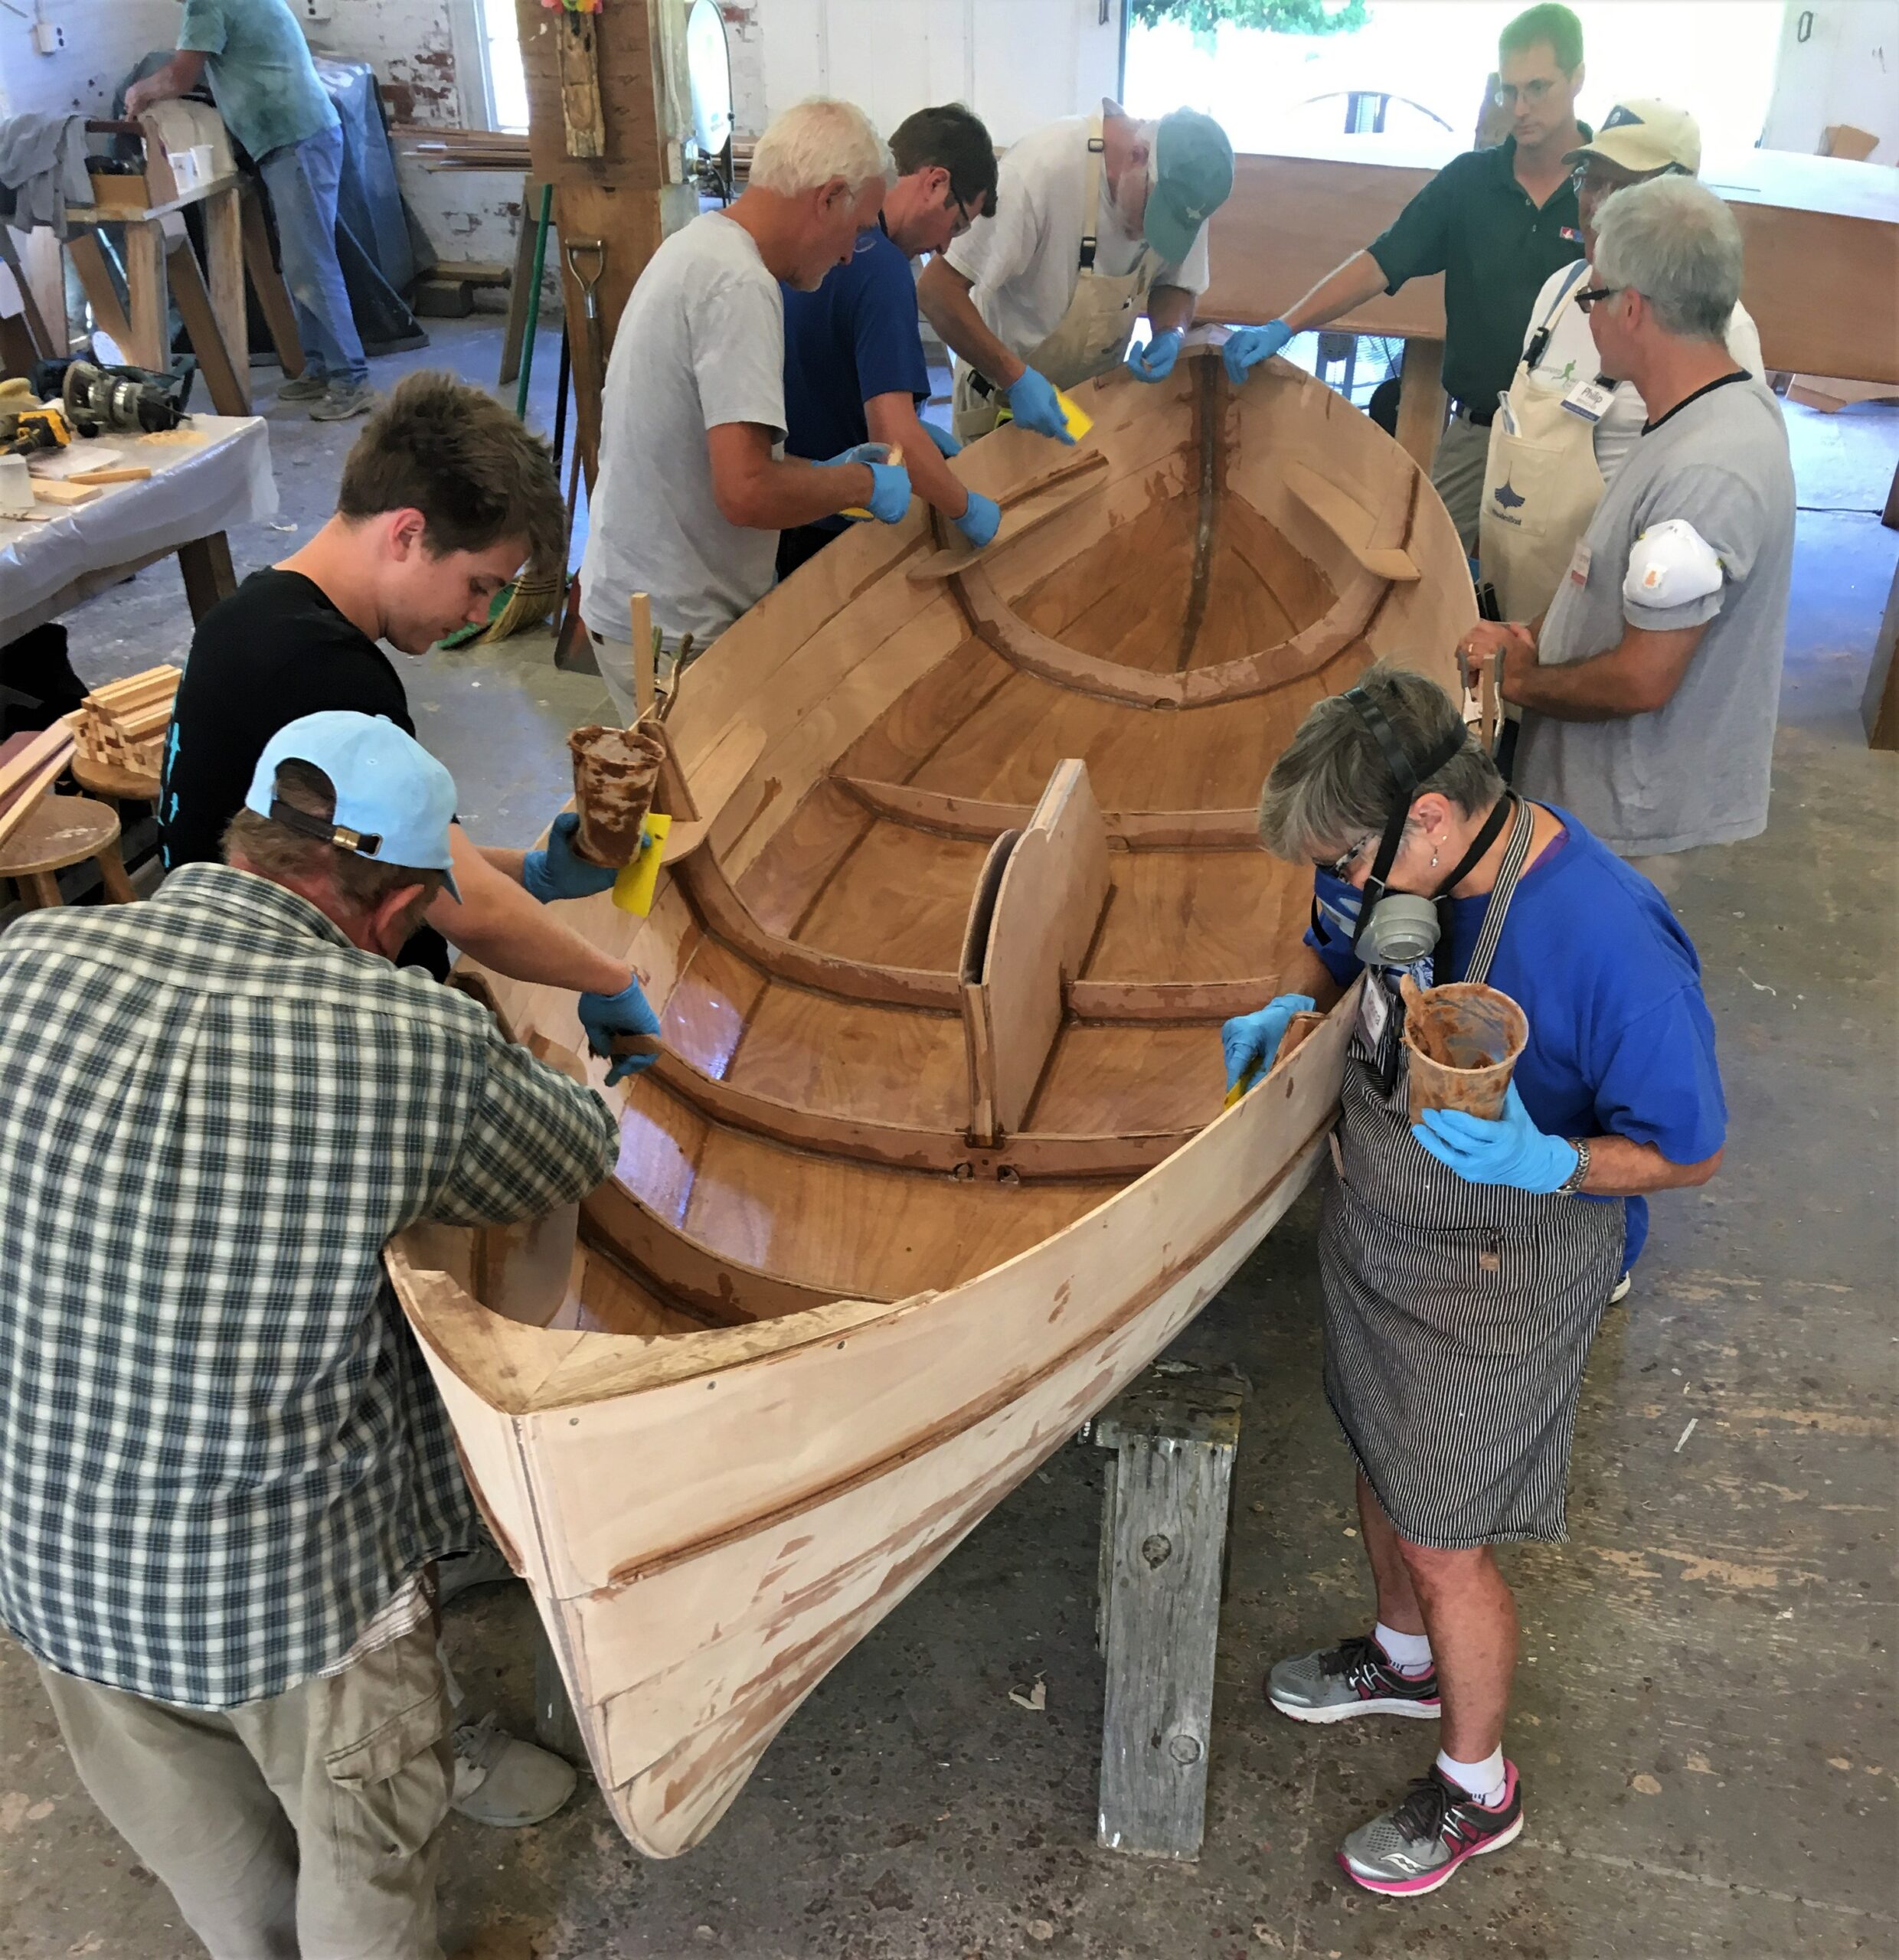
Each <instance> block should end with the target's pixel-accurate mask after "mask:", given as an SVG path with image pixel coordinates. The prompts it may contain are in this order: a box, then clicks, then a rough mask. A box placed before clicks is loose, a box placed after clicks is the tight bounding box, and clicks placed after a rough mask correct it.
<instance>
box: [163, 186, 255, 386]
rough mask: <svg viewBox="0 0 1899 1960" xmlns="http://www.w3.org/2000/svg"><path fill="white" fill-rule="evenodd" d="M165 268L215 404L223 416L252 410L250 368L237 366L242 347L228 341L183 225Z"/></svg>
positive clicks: (196, 255) (189, 236)
mask: <svg viewBox="0 0 1899 1960" xmlns="http://www.w3.org/2000/svg"><path fill="white" fill-rule="evenodd" d="M165 270H167V272H168V273H169V274H170V275H171V285H172V297H173V298H174V299H176V300H177V302H178V318H179V319H181V320H182V321H183V322H185V338H187V339H188V340H189V341H190V342H191V351H192V352H193V353H194V354H196V355H197V356H198V368H199V369H200V371H201V372H202V374H204V386H205V387H206V389H207V390H208V391H209V393H210V395H211V406H212V407H214V409H216V410H217V412H218V413H219V414H220V415H248V414H249V413H250V386H249V380H250V369H249V368H248V367H245V368H243V369H240V368H238V366H237V358H238V355H239V353H240V350H238V349H234V348H232V347H231V346H230V345H229V344H228V342H227V341H226V340H225V338H224V332H223V329H222V328H221V325H220V323H219V321H218V319H217V308H216V307H215V306H214V305H213V303H212V300H211V294H210V293H209V292H208V291H207V290H206V289H205V286H204V274H203V273H201V271H200V270H198V254H197V253H195V252H194V251H193V250H191V234H190V233H188V231H186V230H185V227H183V226H182V225H180V226H179V227H178V239H177V242H176V243H174V244H173V246H172V249H171V250H169V251H168V253H166V254H165Z"/></svg>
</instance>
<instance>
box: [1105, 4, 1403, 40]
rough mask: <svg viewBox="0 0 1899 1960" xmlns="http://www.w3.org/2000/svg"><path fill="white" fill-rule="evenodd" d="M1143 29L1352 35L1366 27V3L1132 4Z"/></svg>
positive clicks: (1202, 33)
mask: <svg viewBox="0 0 1899 1960" xmlns="http://www.w3.org/2000/svg"><path fill="white" fill-rule="evenodd" d="M1133 17H1134V18H1135V19H1136V21H1139V23H1140V24H1141V25H1142V27H1148V28H1155V27H1160V26H1162V25H1164V24H1167V23H1169V22H1178V24H1180V25H1182V26H1183V27H1186V28H1191V29H1192V31H1194V33H1195V34H1198V35H1211V34H1213V33H1214V32H1215V31H1217V30H1218V28H1219V27H1220V26H1221V23H1222V22H1224V21H1230V22H1231V24H1233V25H1234V27H1236V28H1265V29H1266V30H1267V32H1269V33H1271V34H1350V33H1352V31H1354V30H1355V28H1361V27H1363V26H1364V25H1365V0H1345V4H1344V5H1342V6H1341V5H1338V4H1337V0H1133Z"/></svg>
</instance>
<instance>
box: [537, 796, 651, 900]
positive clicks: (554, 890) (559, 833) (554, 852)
mask: <svg viewBox="0 0 1899 1960" xmlns="http://www.w3.org/2000/svg"><path fill="white" fill-rule="evenodd" d="M579 828H580V818H578V817H577V816H576V815H574V812H572V811H571V810H569V811H568V812H567V813H566V814H565V815H563V816H558V817H556V818H554V828H553V829H551V831H548V833H547V846H546V848H545V849H544V850H541V851H529V852H528V855H527V857H526V858H525V860H524V861H523V862H522V864H521V883H522V884H524V885H525V886H526V887H527V888H528V891H529V893H531V895H532V896H533V897H536V898H538V899H539V900H540V901H541V903H542V904H543V905H545V904H546V903H547V902H548V900H550V899H555V898H591V897H593V894H594V893H596V892H598V891H610V890H612V889H613V880H615V879H616V877H619V872H617V871H609V870H607V869H606V868H605V867H603V866H601V865H599V864H589V863H588V862H587V860H586V859H585V858H584V857H582V856H581V855H580V853H579V852H578V851H576V850H575V849H574V832H575V831H577V830H578V829H579ZM643 848H644V846H643V844H642V849H643Z"/></svg>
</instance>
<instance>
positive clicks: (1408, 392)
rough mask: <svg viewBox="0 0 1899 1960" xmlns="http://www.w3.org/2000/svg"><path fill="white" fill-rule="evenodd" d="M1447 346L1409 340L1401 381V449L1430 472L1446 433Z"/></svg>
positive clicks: (1399, 405) (1421, 340) (1406, 346)
mask: <svg viewBox="0 0 1899 1960" xmlns="http://www.w3.org/2000/svg"><path fill="white" fill-rule="evenodd" d="M1444 408H1445V403H1444V343H1443V341H1441V340H1423V339H1416V340H1407V341H1406V342H1405V343H1404V368H1403V370H1402V372H1401V376H1400V378H1399V381H1398V430H1397V435H1398V446H1399V447H1400V448H1401V449H1404V451H1405V452H1407V454H1408V455H1409V456H1410V458H1411V460H1412V461H1413V462H1415V463H1416V464H1417V466H1418V468H1419V469H1422V470H1429V469H1430V466H1431V461H1432V459H1433V457H1434V456H1436V455H1437V443H1438V438H1439V437H1440V436H1442V435H1443V433H1444Z"/></svg>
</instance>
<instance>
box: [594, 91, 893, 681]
mask: <svg viewBox="0 0 1899 1960" xmlns="http://www.w3.org/2000/svg"><path fill="white" fill-rule="evenodd" d="M892 175H894V166H893V165H892V164H891V158H890V152H889V151H888V150H887V149H886V148H885V147H884V142H883V139H881V137H880V136H878V133H877V132H876V130H875V129H873V128H872V127H871V123H870V122H869V119H868V118H867V117H866V116H865V114H864V113H863V111H862V110H861V109H858V108H855V106H852V105H851V103H848V102H832V101H827V100H816V101H811V102H804V103H799V104H798V105H797V106H796V108H793V109H787V110H786V112H785V113H784V114H783V115H782V116H780V117H779V118H778V119H776V121H775V122H774V123H773V124H772V125H771V126H770V128H769V129H766V132H765V133H764V135H763V136H761V137H760V139H759V142H758V147H757V149H756V150H755V151H754V152H753V156H752V168H751V175H750V180H749V181H748V182H747V186H746V188H745V191H744V194H743V195H742V196H741V197H740V198H738V199H737V201H736V202H735V203H734V204H731V206H730V207H728V208H727V209H725V210H724V211H707V212H704V213H703V214H701V215H700V216H699V217H697V218H695V219H694V221H692V223H691V224H688V226H686V227H685V229H684V230H681V231H678V232H675V234H673V235H672V237H670V238H668V239H667V240H665V243H663V244H662V246H661V247H659V250H658V251H657V252H655V253H654V254H653V256H652V259H651V260H649V262H648V264H647V266H646V270H645V271H644V272H643V273H641V274H640V276H639V282H638V283H637V284H636V286H634V288H633V290H632V297H631V298H630V299H629V300H628V301H627V302H626V311H625V312H623V314H622V315H620V320H619V327H618V328H617V329H616V332H615V335H614V339H613V357H612V358H611V359H610V361H608V363H607V368H606V389H605V391H604V393H603V397H602V399H601V403H600V476H599V480H598V482H597V484H596V485H595V488H594V497H593V511H594V518H593V528H592V529H591V531H590V532H589V534H588V537H587V551H586V554H585V556H584V557H583V559H582V560H581V563H580V590H581V612H582V615H583V617H584V618H585V619H586V621H587V627H588V630H589V633H590V637H591V639H592V640H593V649H594V654H595V657H596V658H597V660H598V661H599V663H600V675H601V678H602V679H603V680H604V681H606V687H607V691H608V692H609V693H610V694H611V695H612V696H613V701H614V704H615V706H616V707H618V708H619V711H620V713H621V714H623V716H627V717H630V715H631V713H632V702H633V688H632V637H631V633H632V629H631V625H630V622H629V612H628V605H629V600H630V599H631V598H632V595H633V594H634V593H636V592H644V593H648V594H649V595H650V596H651V598H652V616H653V623H654V625H655V626H657V627H658V628H659V630H660V632H662V634H663V635H665V642H666V645H667V646H668V649H674V650H676V648H678V645H679V643H680V642H681V640H682V639H684V638H685V635H688V634H690V635H691V636H692V642H693V644H694V645H695V647H698V648H703V647H704V646H705V645H707V643H708V642H710V641H711V640H714V639H717V637H718V636H719V635H720V634H721V633H722V632H724V630H725V629H726V628H727V626H730V625H731V623H732V622H733V621H734V619H737V617H738V616H739V615H740V613H741V612H744V611H745V610H746V609H747V607H749V606H753V605H756V604H757V602H758V601H759V600H760V599H762V598H763V597H764V596H765V594H766V593H767V592H768V591H770V589H771V586H772V581H773V577H775V576H776V573H775V566H774V560H775V559H776V553H777V547H778V534H779V532H780V531H783V530H788V529H790V528H793V527H794V526H796V525H799V524H809V523H811V522H812V521H813V520H814V519H815V518H822V517H829V516H830V515H832V514H833V513H834V512H835V511H843V510H848V509H850V508H851V507H853V506H854V505H861V506H863V507H865V508H868V510H869V511H870V512H871V514H872V516H874V517H875V518H879V519H881V521H883V522H884V523H885V524H895V523H897V521H899V520H900V518H902V517H903V515H904V512H905V511H907V509H908V508H909V507H910V479H909V477H908V475H907V474H906V473H905V472H904V470H903V469H902V468H901V467H900V466H897V465H894V464H892V463H891V462H887V461H886V460H885V459H886V457H887V455H888V452H887V450H886V449H884V447H883V446H882V445H881V444H879V443H862V444H859V445H858V446H855V447H854V448H852V449H848V450H847V451H845V453H844V454H843V455H842V456H835V457H833V458H832V459H831V460H830V461H829V462H826V463H814V462H805V461H802V460H800V459H799V458H797V457H795V456H786V455H785V454H784V453H783V449H784V438H785V381H784V366H785V327H784V305H783V299H782V298H781V296H780V292H779V289H778V282H779V281H780V279H783V281H784V282H785V283H786V285H788V286H796V287H797V288H798V289H799V290H800V291H802V292H812V291H815V289H816V288H817V286H818V285H819V282H820V281H821V280H822V279H823V277H824V276H825V273H828V272H829V271H830V270H831V269H832V266H841V265H845V264H847V263H848V262H849V260H850V258H851V253H852V252H853V250H855V247H856V244H857V236H858V232H859V231H860V230H861V229H862V228H863V227H865V225H867V224H875V223H876V221H877V212H878V206H879V205H880V204H881V203H882V202H883V200H884V186H885V181H886V180H887V178H890V177H891V176H892Z"/></svg>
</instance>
